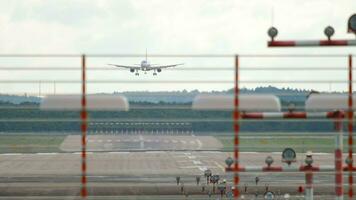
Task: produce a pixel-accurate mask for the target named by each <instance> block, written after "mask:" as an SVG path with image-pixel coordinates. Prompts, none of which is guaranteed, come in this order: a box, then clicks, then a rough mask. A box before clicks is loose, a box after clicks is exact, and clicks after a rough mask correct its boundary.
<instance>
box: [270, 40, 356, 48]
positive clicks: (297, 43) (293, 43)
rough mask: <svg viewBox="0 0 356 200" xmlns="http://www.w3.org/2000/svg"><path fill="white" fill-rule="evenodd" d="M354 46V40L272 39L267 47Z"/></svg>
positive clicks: (355, 41)
mask: <svg viewBox="0 0 356 200" xmlns="http://www.w3.org/2000/svg"><path fill="white" fill-rule="evenodd" d="M316 46H319V47H323V46H356V40H279V41H276V40H272V41H269V42H268V47H316Z"/></svg>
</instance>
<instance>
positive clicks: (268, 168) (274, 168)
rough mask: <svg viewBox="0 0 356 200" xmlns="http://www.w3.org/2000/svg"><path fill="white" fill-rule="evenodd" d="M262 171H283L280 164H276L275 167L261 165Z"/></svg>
mask: <svg viewBox="0 0 356 200" xmlns="http://www.w3.org/2000/svg"><path fill="white" fill-rule="evenodd" d="M262 171H263V172H281V171H283V168H282V167H280V166H276V167H272V166H269V167H263V168H262Z"/></svg>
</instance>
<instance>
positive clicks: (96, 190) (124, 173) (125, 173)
mask: <svg viewBox="0 0 356 200" xmlns="http://www.w3.org/2000/svg"><path fill="white" fill-rule="evenodd" d="M118 138H120V139H118ZM76 139H80V138H79V136H69V137H68V138H67V139H66V140H65V141H64V142H63V144H62V145H61V148H62V149H63V151H68V152H63V153H37V154H0V196H2V197H3V196H12V197H16V196H51V197H55V196H58V195H59V196H73V198H74V197H75V196H77V195H78V192H79V188H80V175H81V171H80V164H81V159H80V158H81V157H80V152H78V151H77V152H76V151H74V150H76V148H78V146H76V145H77V142H76V141H75V140H76ZM90 140H92V142H89V141H90ZM99 140H101V141H102V142H99ZM110 140H111V141H110ZM116 140H120V141H116ZM121 140H122V142H121ZM125 140H130V141H131V140H132V144H130V145H127V146H122V145H121V143H130V142H129V141H125ZM156 140H158V142H156ZM174 140H175V141H177V142H173V141H174ZM183 140H184V141H186V143H185V144H184V143H183V142H181V141H183ZM197 140H199V141H200V142H201V144H199V142H197ZM94 141H95V142H94ZM104 141H105V142H104ZM142 141H143V142H144V146H143V147H144V148H140V147H142V146H141V142H142ZM165 141H169V142H167V143H166V142H165ZM189 141H195V142H194V144H193V143H190V142H189ZM107 143H111V144H113V145H111V146H110V148H108V146H105V145H104V144H107ZM154 144H155V145H154ZM174 144H175V145H176V146H173V145H174ZM88 145H89V150H88V155H87V162H88V169H87V172H88V187H89V193H90V195H92V196H106V197H110V196H122V197H123V196H125V195H138V196H140V195H153V196H154V195H171V197H174V196H177V195H178V197H179V196H180V195H183V193H184V194H186V193H188V194H189V195H191V196H195V197H198V196H199V195H203V196H204V195H207V192H208V191H209V190H210V191H212V190H213V188H212V185H211V184H209V185H206V182H205V181H206V180H205V178H204V176H203V173H204V170H206V169H211V170H212V173H213V174H217V175H220V179H221V180H222V179H226V180H227V181H228V185H230V186H231V185H232V184H231V181H232V174H231V173H225V159H226V158H227V157H228V156H232V154H231V153H228V152H221V151H194V150H200V149H204V148H206V147H210V146H211V145H216V146H215V147H219V145H221V144H220V143H219V142H218V141H215V138H213V137H209V136H206V137H194V136H164V137H163V136H90V137H88ZM188 145H189V146H188ZM147 147H151V149H146V150H145V148H147ZM163 147H164V148H167V149H170V151H158V150H160V148H163ZM187 147H189V148H192V149H193V150H189V151H173V149H175V148H178V149H184V148H187ZM137 149H140V150H141V151H133V152H130V150H137ZM72 151H74V152H72ZM240 155H241V158H240V163H241V164H243V165H255V166H256V165H257V166H261V165H264V160H265V158H266V156H268V155H270V156H272V157H273V158H274V160H275V163H274V164H275V165H282V163H281V153H280V152H274V153H256V152H243V153H241V154H240ZM303 158H304V155H302V154H298V155H297V160H298V161H297V163H295V164H294V165H300V164H301V163H302V162H303ZM314 159H315V161H314V162H315V164H317V165H333V164H334V163H333V162H334V161H333V154H327V153H319V154H315V155H314ZM177 176H179V177H180V180H181V181H180V185H177V183H176V177H177ZM197 176H199V177H201V181H200V183H199V185H197V184H196V177H197ZM240 176H241V184H240V190H241V191H242V193H243V194H245V195H252V194H255V193H258V194H260V195H261V194H263V193H264V191H265V188H266V186H268V187H269V189H270V190H273V191H275V192H279V193H283V194H284V193H290V194H293V195H298V193H297V188H298V186H301V185H303V184H304V174H303V173H240ZM256 176H258V177H259V179H260V181H259V182H258V184H257V185H256V183H255V177H256ZM346 181H347V179H346V177H345V183H346ZM333 183H334V174H333V173H318V174H316V175H315V179H314V184H315V187H316V188H315V193H316V194H321V193H322V194H324V195H332V194H333V191H334V190H333ZM182 186H183V187H184V192H183V193H182V191H181V187H182ZM202 187H205V191H202ZM215 195H218V194H215ZM180 197H181V196H180ZM0 199H1V198H0ZM324 199H325V198H324Z"/></svg>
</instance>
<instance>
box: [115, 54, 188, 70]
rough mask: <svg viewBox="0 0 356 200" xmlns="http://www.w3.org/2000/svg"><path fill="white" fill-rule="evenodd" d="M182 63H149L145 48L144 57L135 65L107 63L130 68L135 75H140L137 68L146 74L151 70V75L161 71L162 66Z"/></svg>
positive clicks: (166, 66) (167, 66) (174, 65)
mask: <svg viewBox="0 0 356 200" xmlns="http://www.w3.org/2000/svg"><path fill="white" fill-rule="evenodd" d="M183 64H184V63H179V64H173V65H157V64H151V63H150V62H148V60H147V50H146V59H145V60H143V61H142V62H141V64H135V65H131V66H129V65H117V64H108V65H111V66H115V67H121V68H126V69H130V72H132V73H134V72H136V73H135V75H136V76H138V75H140V74H139V73H138V71H139V70H141V71H143V72H145V74H147V71H153V76H156V75H157V72H158V73H159V72H161V71H162V69H163V68H169V67H176V66H178V65H183Z"/></svg>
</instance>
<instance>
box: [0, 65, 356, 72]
mask: <svg viewBox="0 0 356 200" xmlns="http://www.w3.org/2000/svg"><path fill="white" fill-rule="evenodd" d="M86 69H87V70H89V71H90V70H92V71H129V69H123V68H117V67H116V68H115V67H108V68H104V67H88V68H86ZM0 70H6V71H26V70H32V71H42V70H43V71H80V70H81V68H80V67H0ZM164 70H169V71H201V70H206V71H233V70H235V68H233V67H189V68H188V67H177V68H168V69H164ZM239 70H240V71H264V70H273V71H282V72H283V71H294V70H312V71H328V70H332V71H346V70H347V68H341V67H325V68H321V67H285V68H284V67H248V66H246V67H244V66H241V68H240V69H239ZM354 70H356V69H354Z"/></svg>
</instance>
